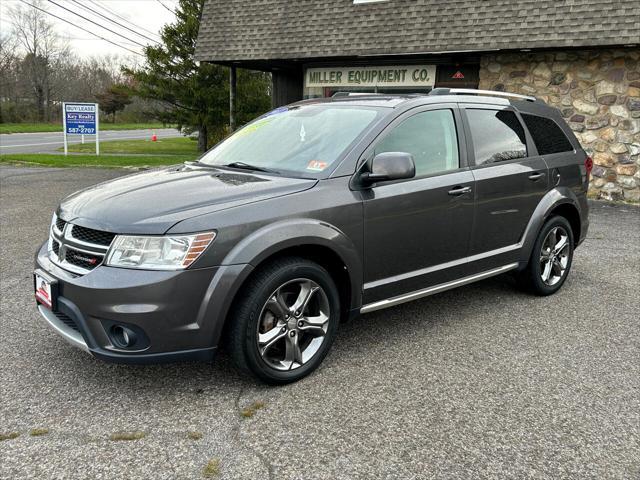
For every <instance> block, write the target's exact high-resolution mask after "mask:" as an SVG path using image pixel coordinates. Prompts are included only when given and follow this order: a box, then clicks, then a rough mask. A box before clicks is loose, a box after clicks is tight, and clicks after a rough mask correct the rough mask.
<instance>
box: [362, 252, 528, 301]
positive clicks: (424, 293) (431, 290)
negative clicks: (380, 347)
mask: <svg viewBox="0 0 640 480" xmlns="http://www.w3.org/2000/svg"><path fill="white" fill-rule="evenodd" d="M516 268H518V263H517V262H516V263H510V264H509V265H504V266H502V267H499V268H494V269H493V270H487V271H486V272H480V273H476V274H475V275H470V276H468V277H463V278H459V279H458V280H453V281H451V282H447V283H441V284H439V285H434V286H433V287H428V288H423V289H422V290H416V291H415V292H411V293H404V294H402V295H398V296H396V297H391V298H387V299H385V300H379V301H377V302H373V303H369V304H367V305H365V306H363V307H362V308H361V309H360V313H369V312H375V311H376V310H382V309H383V308H388V307H394V306H396V305H400V304H401V303H406V302H410V301H412V300H417V299H419V298H423V297H428V296H429V295H435V294H436V293H440V292H444V291H446V290H451V289H452V288H456V287H461V286H462V285H467V284H469V283H473V282H478V281H480V280H484V279H485V278H489V277H495V276H496V275H500V274H502V273H505V272H508V271H509V270H515V269H516Z"/></svg>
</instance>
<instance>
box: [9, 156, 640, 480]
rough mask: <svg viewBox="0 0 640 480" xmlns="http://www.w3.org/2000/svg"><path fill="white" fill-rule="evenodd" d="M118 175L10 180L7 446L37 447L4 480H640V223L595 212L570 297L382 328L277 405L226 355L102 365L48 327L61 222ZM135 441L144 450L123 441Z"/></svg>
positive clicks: (346, 334)
mask: <svg viewBox="0 0 640 480" xmlns="http://www.w3.org/2000/svg"><path fill="white" fill-rule="evenodd" d="M119 174H120V173H119V172H116V171H101V170H90V169H86V170H44V169H16V168H0V176H1V177H2V180H1V182H2V183H1V185H0V196H1V197H0V204H1V205H2V209H1V214H0V215H1V216H0V248H1V255H0V282H1V284H0V292H2V294H1V299H0V302H1V303H0V306H1V310H0V313H1V315H0V332H2V337H1V341H0V373H1V375H2V378H1V384H0V396H1V402H0V430H1V432H2V433H7V432H13V431H15V432H18V433H20V436H19V437H18V438H16V439H13V440H5V441H1V442H0V478H3V479H4V478H7V479H9V478H12V479H13V478H20V479H23V478H38V479H47V478H56V479H59V478H69V479H84V478H87V479H89V478H91V479H112V478H130V479H134V478H136V479H137V478H141V479H148V478H154V479H176V478H178V479H198V478H202V468H203V467H204V466H205V465H206V464H207V462H208V461H209V460H211V459H218V460H219V461H220V477H219V478H224V479H242V480H248V479H274V480H275V479H287V480H289V479H290V480H294V479H304V480H307V479H332V480H334V479H338V480H351V479H398V480H408V479H432V478H433V479H436V478H437V479H474V480H476V479H489V478H492V479H493V478H495V479H507V478H533V479H581V480H582V479H589V478H594V479H595V478H598V479H605V478H606V479H608V480H609V479H638V478H639V477H640V417H639V415H640V414H639V412H640V328H639V321H638V319H639V318H640V303H639V302H640V301H639V298H640V292H639V288H640V287H639V285H640V278H639V272H640V243H639V238H640V209H638V208H633V207H627V206H605V205H597V206H595V207H594V208H593V213H592V217H591V218H592V228H591V231H590V233H589V237H588V239H587V241H586V242H585V244H584V246H583V247H581V248H580V249H579V250H578V251H577V254H576V258H575V263H574V267H573V271H572V273H571V276H570V277H569V279H568V282H567V284H566V285H565V287H564V288H563V290H562V291H561V292H560V293H559V294H557V295H555V296H553V297H549V298H534V297H531V296H528V295H526V294H523V293H520V292H518V291H516V290H515V289H514V288H513V286H512V284H511V283H510V280H509V279H508V278H507V277H504V278H496V279H492V280H488V281H485V282H482V283H478V284H475V285H470V286H467V287H463V288H462V289H460V290H457V291H451V292H446V293H443V294H441V295H438V296H434V297H431V298H428V299H424V300H420V301H417V302H414V303H410V304H405V305H403V306H400V307H396V308H393V309H389V310H386V311H380V312H375V313H372V314H369V315H366V316H364V317H363V318H361V319H359V320H357V321H354V322H352V323H350V324H348V325H345V326H344V327H342V328H341V331H340V333H339V337H338V339H337V341H336V343H335V344H334V348H333V350H332V352H331V353H330V355H329V356H328V357H327V359H326V360H325V362H324V364H323V366H322V367H321V368H320V370H319V371H318V372H316V373H315V374H313V375H311V376H310V377H308V378H306V379H304V380H303V381H301V382H299V383H297V384H295V385H290V386H287V387H283V388H266V387H263V386H259V385H256V384H255V383H253V382H252V381H250V380H247V379H245V378H243V377H240V376H239V375H238V374H237V373H236V372H235V371H234V370H233V369H232V368H231V366H230V365H229V362H228V361H227V359H226V358H225V357H224V356H221V357H219V358H218V359H217V361H216V362H215V363H214V364H213V365H208V364H182V365H164V366H139V367H134V366H118V365H109V364H106V363H102V362H100V361H97V360H94V359H92V358H91V357H89V356H87V355H86V354H85V353H83V352H81V351H78V350H75V349H74V348H73V347H70V346H69V345H67V344H66V343H65V342H64V341H63V340H61V339H59V338H58V337H57V336H56V335H55V334H54V333H52V332H51V331H50V330H49V329H48V328H47V327H46V326H45V325H44V324H43V322H42V321H41V320H40V319H39V318H38V315H37V314H36V312H35V308H34V302H33V300H32V292H31V289H32V279H31V269H32V256H33V252H34V250H35V249H36V246H37V245H38V243H39V242H40V241H41V240H43V239H44V237H45V235H46V231H47V224H48V222H49V219H50V217H51V211H52V210H53V208H54V207H55V205H56V204H57V202H58V201H59V200H60V199H61V198H62V197H63V196H64V195H66V194H68V193H70V192H72V191H73V190H75V189H77V188H80V187H83V186H86V185H91V184H94V183H97V182H99V181H103V180H106V179H109V178H112V177H115V176H116V175H119ZM254 401H263V402H265V407H264V408H263V409H261V410H259V411H258V412H257V413H256V414H255V415H254V416H253V417H252V418H246V419H243V418H242V417H241V416H240V415H239V410H240V409H241V408H242V407H244V406H247V405H249V404H251V403H252V402H254ZM32 428H47V429H49V433H48V434H47V435H44V436H40V437H32V436H30V435H29V430H30V429H32ZM122 430H125V431H133V430H140V431H143V432H145V433H146V437H145V438H143V439H141V440H135V441H129V442H127V441H113V440H110V439H109V436H110V435H111V434H112V433H114V432H120V431H122ZM189 431H198V432H201V433H202V434H203V437H202V438H201V439H199V440H192V439H189V438H188V437H187V433H188V432H189Z"/></svg>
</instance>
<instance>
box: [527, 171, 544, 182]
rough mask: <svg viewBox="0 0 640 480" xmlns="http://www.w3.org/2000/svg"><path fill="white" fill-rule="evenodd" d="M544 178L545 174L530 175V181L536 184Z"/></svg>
mask: <svg viewBox="0 0 640 480" xmlns="http://www.w3.org/2000/svg"><path fill="white" fill-rule="evenodd" d="M542 177H544V173H540V172H535V173H532V174H531V175H529V180H531V181H532V182H535V181H536V180H540V179H541V178H542Z"/></svg>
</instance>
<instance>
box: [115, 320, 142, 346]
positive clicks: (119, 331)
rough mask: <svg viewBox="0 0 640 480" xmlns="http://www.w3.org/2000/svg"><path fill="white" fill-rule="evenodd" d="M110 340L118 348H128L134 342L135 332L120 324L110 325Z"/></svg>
mask: <svg viewBox="0 0 640 480" xmlns="http://www.w3.org/2000/svg"><path fill="white" fill-rule="evenodd" d="M111 340H113V343H114V344H115V345H116V347H120V348H128V347H131V346H133V345H135V343H136V334H135V332H134V331H133V330H131V329H129V328H127V327H123V326H122V325H114V326H113V327H111Z"/></svg>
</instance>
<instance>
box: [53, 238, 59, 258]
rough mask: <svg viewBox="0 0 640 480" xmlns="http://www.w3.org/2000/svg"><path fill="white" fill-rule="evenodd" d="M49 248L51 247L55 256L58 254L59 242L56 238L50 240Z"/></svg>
mask: <svg viewBox="0 0 640 480" xmlns="http://www.w3.org/2000/svg"><path fill="white" fill-rule="evenodd" d="M51 248H52V249H53V253H55V254H56V256H60V243H59V242H57V241H56V240H54V241H53V242H51Z"/></svg>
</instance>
